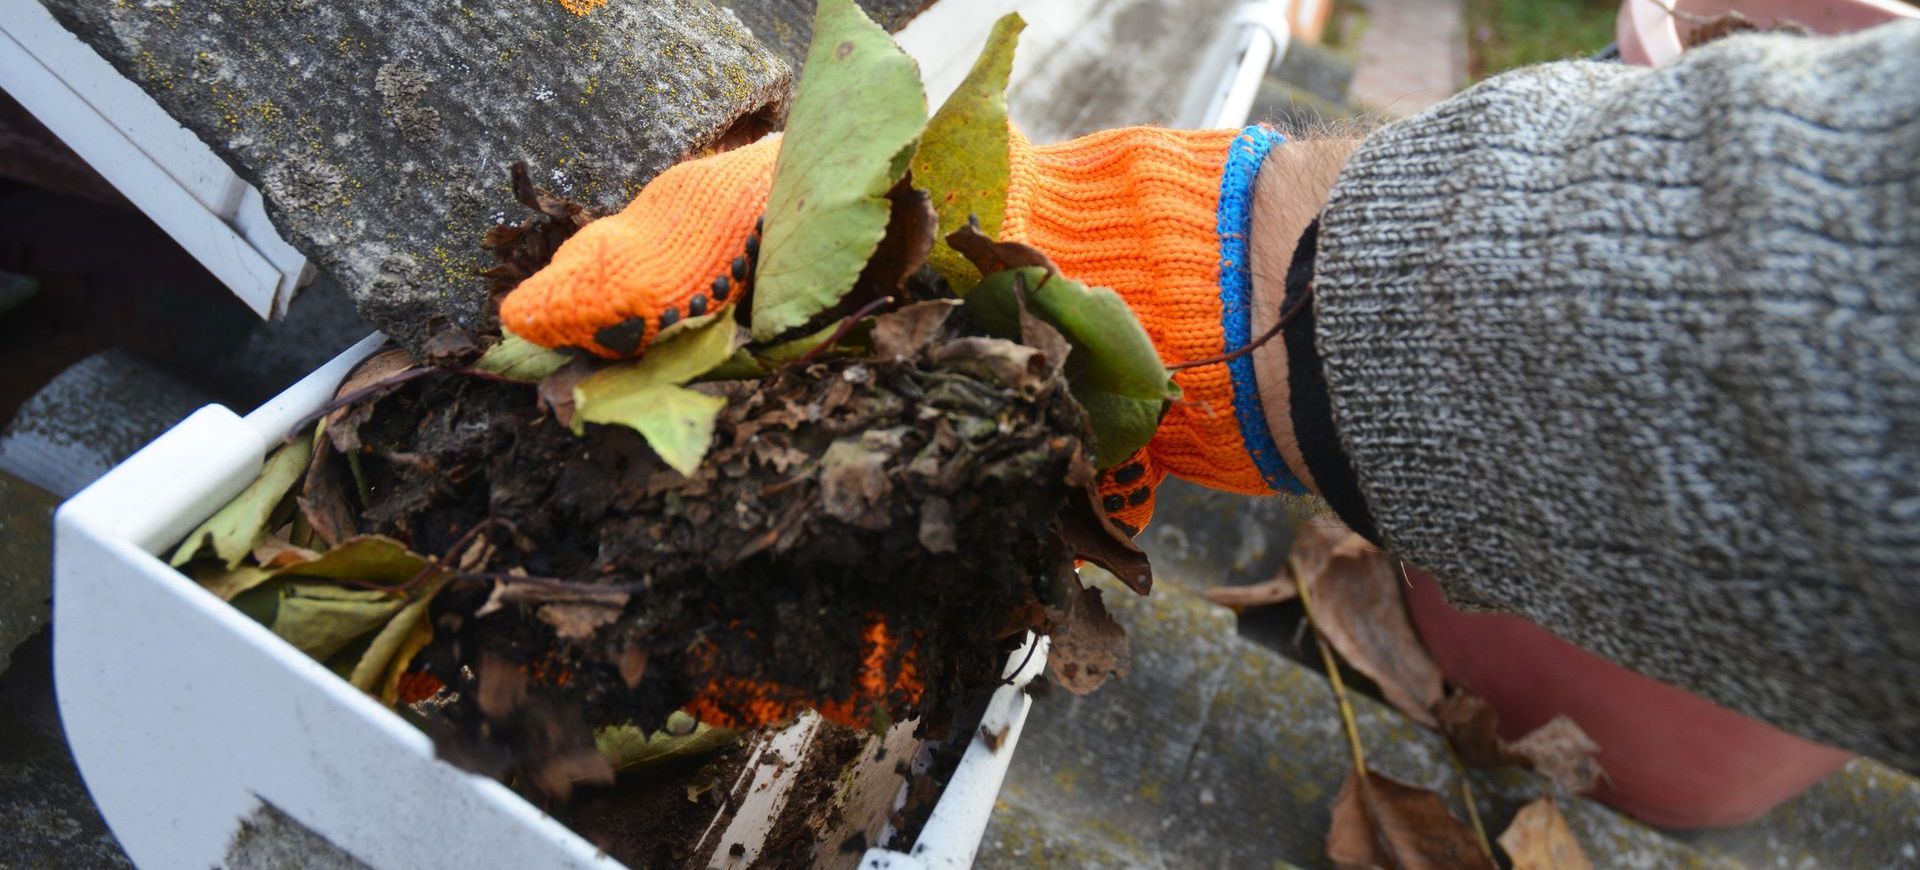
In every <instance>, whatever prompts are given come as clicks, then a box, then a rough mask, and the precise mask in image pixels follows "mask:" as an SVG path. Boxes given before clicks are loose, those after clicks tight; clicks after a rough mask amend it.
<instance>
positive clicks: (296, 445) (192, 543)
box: [173, 435, 313, 570]
mask: <svg viewBox="0 0 1920 870" xmlns="http://www.w3.org/2000/svg"><path fill="white" fill-rule="evenodd" d="M312 456H313V437H312V436H310V435H309V436H305V437H302V438H301V439H300V440H298V441H295V442H293V443H292V444H288V445H286V446H285V447H281V448H280V449H278V450H275V451H274V452H273V455H272V456H269V457H267V463H266V467H264V468H262V469H261V471H260V476H259V477H256V478H254V480H253V482H252V483H250V484H247V488H246V489H243V490H241V491H240V494H239V495H237V496H234V499H233V501H230V502H227V505H226V507H223V508H221V509H220V510H219V511H218V512H216V513H215V514H214V515H213V516H212V517H211V518H209V519H208V520H207V521H206V522H204V523H201V524H200V527H199V528H197V529H194V530H193V532H192V534H189V535H187V539H186V540H184V541H181V542H180V548H179V549H177V550H175V551H173V566H174V567H176V568H178V567H180V566H181V565H185V564H187V562H188V561H190V560H192V559H193V557H194V555H195V554H197V553H199V552H200V548H201V547H202V546H204V545H208V544H211V545H212V546H213V552H214V555H216V556H219V557H220V560H221V562H222V563H223V564H225V565H226V566H227V569H228V570H232V569H234V568H238V567H240V560H242V559H245V558H246V557H247V554H248V553H251V552H253V545H254V542H256V541H258V540H260V536H261V535H263V534H265V533H266V530H267V521H268V520H269V519H271V518H272V517H273V510H274V508H276V507H279V506H280V501H281V499H283V498H285V497H286V495H287V490H289V489H292V488H293V484H294V481H297V480H299V479H300V474H301V472H304V471H306V469H307V460H308V459H310V458H312Z"/></svg>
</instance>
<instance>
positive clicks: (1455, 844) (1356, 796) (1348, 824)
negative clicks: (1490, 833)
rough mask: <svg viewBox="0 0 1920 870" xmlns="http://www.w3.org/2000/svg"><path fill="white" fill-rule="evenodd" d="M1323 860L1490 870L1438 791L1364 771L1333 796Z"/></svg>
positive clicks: (1408, 868)
mask: <svg viewBox="0 0 1920 870" xmlns="http://www.w3.org/2000/svg"><path fill="white" fill-rule="evenodd" d="M1327 859H1328V860H1330V861H1332V862H1333V864H1334V866H1336V867H1341V868H1356V870H1359V868H1379V867H1394V868H1400V870H1493V867H1494V863H1493V859H1491V858H1489V857H1488V856H1487V853H1485V852H1482V851H1480V843H1479V841H1478V839H1477V838H1476V837H1475V836H1474V834H1473V830H1472V829H1470V828H1468V827H1467V826H1466V825H1465V824H1464V823H1462V822H1461V821H1460V820H1459V819H1457V818H1455V817H1454V815H1453V813H1452V812H1451V811H1449V810H1448V809H1447V804H1446V802H1445V801H1442V800H1441V799H1440V796H1439V795H1437V794H1434V793H1433V792H1431V791H1428V790H1426V789H1424V788H1420V787H1419V786H1414V785H1408V784H1407V783H1404V782H1401V781H1399V780H1396V779H1393V778H1392V777H1389V776H1385V775H1383V774H1380V773H1378V772H1375V771H1368V772H1367V773H1366V775H1365V776H1360V775H1358V773H1357V772H1354V773H1349V774H1347V781H1346V783H1345V784H1344V785H1342V786H1341V787H1340V794H1339V795H1338V796H1336V797H1335V798H1334V799H1333V826H1332V828H1331V829H1329V830H1328V832H1327Z"/></svg>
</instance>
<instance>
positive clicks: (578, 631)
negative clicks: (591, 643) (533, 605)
mask: <svg viewBox="0 0 1920 870" xmlns="http://www.w3.org/2000/svg"><path fill="white" fill-rule="evenodd" d="M620 598H621V601H620V603H619V604H618V605H610V604H608V603H605V602H600V601H565V602H555V603H553V604H546V605H542V606H541V607H540V609H539V610H537V611H534V613H535V615H537V616H539V617H540V621H541V622H544V623H546V624H548V625H550V626H553V632H554V634H557V635H559V636H560V637H562V638H565V639H567V640H585V639H587V638H589V637H592V636H593V633H594V632H595V631H597V630H599V629H600V628H601V627H602V626H607V625H612V624H613V623H614V621H615V620H618V619H619V618H620V611H621V610H623V609H624V608H625V607H626V596H625V595H621V596H620Z"/></svg>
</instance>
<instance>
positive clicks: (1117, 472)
mask: <svg viewBox="0 0 1920 870" xmlns="http://www.w3.org/2000/svg"><path fill="white" fill-rule="evenodd" d="M1284 141H1285V140H1284V138H1283V137H1281V136H1280V135H1279V134H1277V133H1275V132H1273V131H1271V130H1268V129H1266V128H1260V127H1253V128H1248V129H1247V130H1245V131H1234V130H1201V131H1179V130H1166V129H1161V128H1150V127H1133V128H1124V129H1117V130H1109V131H1105V132H1101V133H1094V134H1092V135H1089V136H1085V137H1082V138H1079V139H1074V140H1071V141H1068V142H1062V143H1059V144H1054V145H1045V146H1035V145H1033V144H1032V143H1030V142H1028V141H1027V139H1026V138H1025V137H1024V136H1022V135H1020V134H1019V133H1018V131H1015V132H1014V134H1013V136H1012V144H1011V147H1010V154H1009V157H1010V160H1009V162H1010V165H1011V172H1010V184H1009V186H1008V190H1007V202H1006V212H1005V219H1004V221H1003V224H1002V230H1001V234H1000V235H1001V237H1002V238H1003V239H1006V240H1013V241H1021V242H1025V243H1027V244H1030V245H1032V246H1034V247H1035V248H1038V249H1039V250H1040V251H1042V252H1043V253H1045V254H1046V255H1047V256H1048V257H1049V258H1051V259H1052V260H1053V262H1054V263H1055V264H1056V265H1057V266H1058V267H1059V268H1060V269H1061V270H1062V271H1063V272H1064V273H1066V274H1067V275H1069V276H1071V277H1073V278H1075V279H1076V280H1080V281H1083V282H1085V283H1088V284H1092V285H1100V286H1106V287H1110V288H1112V289H1114V290H1115V291H1117V292H1118V293H1119V294H1120V295H1121V296H1122V297H1123V298H1124V299H1126V301H1127V303H1128V304H1129V305H1130V306H1131V307H1132V308H1133V310H1134V313H1135V314H1136V316H1138V317H1139V319H1140V322H1141V324H1142V325H1143V326H1144V327H1145V329H1146V332H1147V334H1148V336H1149V337H1150V338H1151V339H1152V341H1153V343H1154V346H1155V347H1156V348H1157V349H1158V350H1159V352H1160V356H1161V359H1162V360H1163V361H1164V362H1166V363H1167V364H1168V365H1169V366H1176V367H1177V366H1180V365H1182V364H1189V363H1196V362H1197V363H1201V364H1200V365H1194V366H1192V367H1187V368H1183V369H1180V370H1179V371H1177V372H1176V374H1175V381H1176V382H1177V383H1178V384H1179V385H1180V387H1181V389H1182V392H1183V395H1182V397H1181V398H1180V399H1179V400H1178V401H1176V402H1175V403H1174V405H1173V406H1172V408H1170V409H1169V410H1168V412H1167V414H1166V416H1165V417H1164V418H1163V420H1162V421H1161V425H1160V427H1159V429H1158V431H1157V432H1156V434H1155V436H1154V438H1153V440H1152V442H1151V443H1149V444H1148V445H1147V446H1146V447H1145V448H1142V449H1141V450H1140V451H1138V452H1136V453H1135V454H1134V455H1133V456H1131V457H1129V458H1128V459H1127V460H1126V461H1124V462H1122V463H1120V464H1118V465H1116V466H1114V467H1113V468H1109V469H1103V470H1102V473H1101V477H1100V493H1101V497H1102V500H1103V502H1104V506H1105V507H1106V509H1107V511H1108V513H1109V514H1110V515H1112V516H1113V518H1114V519H1115V521H1116V522H1118V523H1119V524H1120V525H1121V526H1122V528H1123V529H1124V530H1125V531H1126V532H1128V533H1129V534H1137V533H1138V532H1139V530H1140V529H1141V528H1143V527H1144V526H1145V525H1146V523H1147V520H1148V518H1149V517H1151V515H1152V512H1153V493H1154V490H1155V488H1156V487H1157V486H1158V485H1159V483H1160V482H1161V480H1162V479H1164V478H1165V476H1166V475H1167V474H1169V473H1171V474H1174V475H1177V476H1180V477H1183V478H1186V479H1189V480H1192V481H1194V482H1197V483H1200V484H1203V485H1206V486H1210V487H1213V488H1216V489H1223V490H1228V491H1233V492H1241V493H1248V494H1266V493H1270V492H1275V491H1280V492H1296V493H1298V492H1304V491H1306V488H1305V487H1304V486H1303V484H1302V483H1301V482H1300V471H1299V470H1297V469H1299V465H1298V464H1297V462H1296V463H1291V464H1290V463H1289V461H1288V459H1289V458H1292V459H1296V460H1297V451H1293V455H1292V456H1289V455H1288V451H1287V448H1286V447H1285V446H1284V443H1283V442H1284V441H1285V438H1284V433H1285V432H1287V431H1290V429H1289V428H1287V427H1288V425H1289V424H1288V421H1287V420H1286V419H1285V415H1284V414H1280V415H1279V416H1278V417H1277V418H1276V417H1275V415H1274V410H1273V409H1274V403H1273V401H1272V399H1271V395H1272V391H1273V390H1274V389H1277V390H1279V391H1281V394H1282V396H1283V397H1284V390H1285V386H1286V378H1285V371H1284V366H1285V357H1284V355H1283V354H1282V355H1273V354H1257V353H1256V354H1241V355H1240V356H1238V357H1237V358H1235V359H1233V360H1228V361H1218V362H1206V361H1208V360H1214V359H1217V358H1218V357H1221V356H1224V355H1227V354H1231V353H1233V352H1235V351H1238V350H1240V349H1241V348H1244V347H1245V346H1247V345H1248V344H1249V343H1250V342H1251V341H1252V339H1253V338H1255V337H1257V336H1258V335H1260V334H1262V333H1263V332H1265V327H1266V326H1267V325H1269V324H1271V323H1272V322H1273V320H1274V319H1275V318H1277V317H1278V301H1279V294H1280V292H1281V291H1280V288H1279V284H1280V282H1279V280H1278V276H1279V275H1284V269H1285V263H1286V262H1287V260H1288V258H1290V256H1291V251H1292V244H1293V240H1294V239H1295V238H1297V237H1298V232H1299V229H1298V227H1292V228H1291V231H1290V232H1289V231H1287V230H1286V229H1285V227H1289V226H1291V224H1292V223H1298V224H1299V225H1300V226H1304V225H1305V222H1306V220H1310V219H1311V216H1312V214H1314V213H1315V212H1317V211H1318V210H1319V207H1320V204H1321V203H1322V202H1323V201H1324V200H1325V194H1326V190H1327V188H1328V187H1330V186H1331V185H1332V180H1333V176H1334V175H1335V174H1337V172H1338V168H1339V162H1340V160H1338V159H1335V160H1331V161H1329V160H1328V159H1326V158H1327V155H1328V154H1329V153H1331V152H1330V151H1329V150H1328V149H1327V148H1325V147H1321V146H1320V145H1319V143H1306V144H1308V145H1313V146H1315V147H1312V148H1307V147H1305V146H1304V145H1298V144H1282V143H1283V142H1284ZM1276 146H1278V147H1276ZM778 149H779V137H778V136H772V137H768V138H766V139H763V140H761V141H759V142H756V143H754V144H752V145H748V146H745V147H743V148H739V149H735V150H733V151H728V152H724V153H721V154H717V155H713V156H710V157H703V158H700V159H696V160H691V161H688V162H686V163H682V164H680V165H678V166H675V167H673V168H672V169H669V170H667V171H666V172H664V173H662V174H661V175H660V176H659V177H658V178H656V179H654V180H653V181H652V182H651V183H649V184H648V185H647V186H646V187H645V188H643V189H642V190H641V192H640V194H639V195H638V196H637V197H636V198H635V199H634V201H633V202H632V203H631V204H630V205H628V206H627V208H626V209H625V210H623V211H621V212H620V213H619V214H616V215H612V216H609V217H605V218H602V219H600V220H596V221H594V222H593V223H591V224H588V225H587V226H586V227H584V228H583V229H581V230H580V232H579V233H578V234H576V235H575V236H574V237H573V238H571V239H569V240H568V241H567V242H566V243H565V244H564V245H562V246H561V248H560V250H559V251H558V252H557V254H556V255H555V256H554V258H553V261H552V263H551V264H549V265H548V266H547V267H546V268H544V269H542V270H541V271H540V272H539V273H538V274H535V275H534V276H532V277H530V278H528V279H527V280H526V281H525V282H523V283H522V284H521V285H520V286H519V287H518V288H517V289H515V290H514V291H513V293H512V294H510V295H509V296H508V297H507V299H506V300H505V301H504V302H503V303H502V305H501V312H500V315H501V320H502V322H503V323H504V324H505V325H506V327H507V328H508V329H511V330H513V331H514V332H515V333H517V334H519V335H520V336H522V337H524V338H526V339H528V340H530V341H533V342H535V343H538V344H542V345H545V346H549V347H559V346H571V347H578V348H583V349H585V350H587V351H590V352H592V353H595V354H598V355H601V356H606V357H622V356H635V355H639V354H641V353H643V352H644V350H645V348H646V346H647V343H648V342H649V341H651V340H652V339H653V337H654V336H656V335H658V334H659V332H660V330H661V329H663V328H665V327H666V326H667V325H669V324H671V323H673V322H675V321H676V320H678V319H680V318H683V317H691V316H697V315H699V314H702V313H705V312H706V311H708V310H714V309H717V308H719V307H720V306H721V305H724V304H726V303H728V302H737V301H739V300H741V299H742V298H744V297H745V295H746V294H747V293H749V292H750V291H751V285H752V280H753V275H754V269H755V266H756V261H757V255H758V238H759V235H758V222H759V220H760V215H761V213H762V211H763V210H764V208H765V205H766V200H767V192H768V190H769V189H770V187H771V185H772V181H773V171H774V165H775V162H776V160H777V157H778ZM1349 150H1351V143H1349V144H1348V145H1347V146H1346V147H1345V148H1342V149H1337V153H1338V157H1339V158H1340V159H1344V155H1345V153H1346V151H1349ZM1263 162H1265V163H1266V164H1267V165H1269V166H1281V167H1284V168H1285V169H1284V171H1285V174H1286V175H1288V176H1289V178H1291V179H1293V180H1294V181H1295V182H1297V184H1296V186H1297V187H1298V188H1299V190H1297V191H1289V190H1285V189H1281V188H1274V189H1275V191H1277V192H1275V193H1272V194H1269V197H1268V198H1270V199H1274V200H1276V201H1278V202H1280V203H1281V204H1282V206H1283V207H1280V208H1275V207H1265V208H1263V209H1256V207H1255V203H1254V201H1253V200H1254V196H1255V188H1254V179H1255V175H1256V173H1261V172H1262V169H1261V167H1262V165H1263ZM1296 164H1298V165H1296ZM1328 167H1330V168H1328ZM1268 171H1269V172H1271V171H1273V170H1268ZM1265 188H1266V186H1265V185H1263V189H1265ZM1263 203H1264V200H1263ZM1256 211H1259V212H1261V213H1262V215H1263V216H1264V218H1265V222H1266V223H1268V224H1270V225H1271V227H1281V228H1282V229H1279V230H1273V229H1272V228H1271V227H1270V228H1268V230H1267V231H1262V232H1256V231H1255V229H1254V225H1255V223H1256V218H1255V213H1256ZM1301 215H1304V216H1305V217H1304V218H1300V216H1301ZM1253 239H1259V240H1260V245H1259V248H1258V250H1251V251H1250V250H1249V247H1250V242H1251V241H1252V240H1253ZM1275 258H1277V262H1278V263H1279V264H1280V266H1279V272H1278V273H1277V274H1263V273H1272V272H1273V270H1272V269H1271V268H1264V267H1262V264H1264V263H1266V262H1268V261H1272V260H1275ZM1268 309H1271V310H1268ZM1256 326H1258V327H1260V329H1259V331H1256ZM1276 344H1277V343H1276ZM1256 362H1258V364H1259V369H1260V370H1259V377H1258V378H1256ZM1276 364H1277V365H1278V366H1279V368H1278V370H1277V371H1276V370H1275V365H1276ZM1267 384H1271V385H1274V386H1273V388H1272V389H1269V390H1266V391H1265V392H1264V393H1263V390H1262V388H1261V386H1260V385H1267ZM1263 395H1264V398H1263ZM1281 407H1282V408H1284V399H1283V400H1282V403H1281ZM1269 421H1272V423H1273V424H1274V425H1272V426H1270V425H1269ZM1276 432H1279V433H1281V434H1282V437H1281V438H1276V437H1275V433H1276Z"/></svg>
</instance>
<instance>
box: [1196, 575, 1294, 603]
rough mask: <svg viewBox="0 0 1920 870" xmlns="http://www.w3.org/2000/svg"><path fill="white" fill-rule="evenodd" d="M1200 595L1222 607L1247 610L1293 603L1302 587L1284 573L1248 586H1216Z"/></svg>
mask: <svg viewBox="0 0 1920 870" xmlns="http://www.w3.org/2000/svg"><path fill="white" fill-rule="evenodd" d="M1200 594H1201V595H1203V596H1205V597H1206V599H1207V600H1208V601H1211V602H1213V603H1215V604H1218V605H1220V606H1221V607H1231V608H1233V609H1234V610H1245V609H1247V608H1249V607H1266V606H1268V605H1272V604H1280V603H1283V602H1287V601H1292V600H1293V599H1295V598H1299V597H1300V587H1299V586H1296V585H1294V582H1293V576H1292V575H1290V574H1285V573H1282V574H1278V575H1276V576H1274V578H1273V579H1271V580H1266V581H1262V582H1259V583H1254V584H1251V585H1247V586H1215V587H1213V588H1211V589H1208V590H1206V591H1205V592H1202V593H1200Z"/></svg>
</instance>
